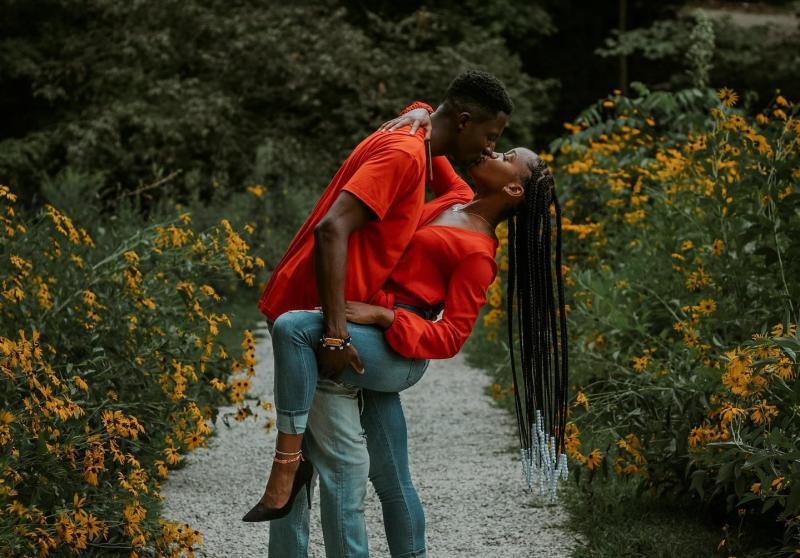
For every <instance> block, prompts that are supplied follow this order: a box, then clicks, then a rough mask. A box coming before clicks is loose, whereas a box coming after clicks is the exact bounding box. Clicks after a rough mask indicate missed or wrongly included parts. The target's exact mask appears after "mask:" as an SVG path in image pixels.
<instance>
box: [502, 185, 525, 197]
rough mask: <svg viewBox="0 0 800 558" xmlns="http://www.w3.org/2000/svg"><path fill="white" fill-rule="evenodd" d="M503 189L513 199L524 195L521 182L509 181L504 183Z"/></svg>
mask: <svg viewBox="0 0 800 558" xmlns="http://www.w3.org/2000/svg"><path fill="white" fill-rule="evenodd" d="M503 191H505V193H506V194H508V195H509V196H510V197H512V198H514V199H518V198H521V197H522V196H524V195H525V188H523V187H522V183H521V182H509V183H508V184H506V185H505V187H504V188H503Z"/></svg>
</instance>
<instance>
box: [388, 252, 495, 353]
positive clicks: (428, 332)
mask: <svg viewBox="0 0 800 558" xmlns="http://www.w3.org/2000/svg"><path fill="white" fill-rule="evenodd" d="M496 274H497V264H496V263H495V261H494V258H492V257H491V256H490V255H489V254H486V253H476V254H472V255H470V256H467V257H466V258H464V260H462V261H461V263H460V264H459V266H458V267H457V268H456V269H455V270H454V271H453V273H452V274H451V276H450V281H449V283H448V286H447V294H446V295H445V302H444V313H443V315H442V318H441V319H440V320H438V321H435V322H433V321H430V320H426V319H424V318H423V317H422V316H419V315H417V314H415V313H413V312H410V311H408V310H405V309H404V308H395V309H394V321H393V322H392V325H391V326H389V328H388V329H387V330H386V331H385V333H384V335H385V337H386V341H387V342H388V343H389V345H391V347H392V348H393V349H394V350H395V351H397V352H398V353H399V354H401V355H403V356H405V357H407V358H450V357H452V356H454V355H455V354H456V353H458V351H460V350H461V347H462V346H463V345H464V343H465V342H466V341H467V338H468V337H469V335H470V333H471V332H472V326H473V325H474V324H475V320H476V319H477V318H478V313H479V312H480V309H481V306H483V305H484V303H485V302H486V292H487V290H488V289H489V286H490V285H491V284H492V281H494V279H495V276H496Z"/></svg>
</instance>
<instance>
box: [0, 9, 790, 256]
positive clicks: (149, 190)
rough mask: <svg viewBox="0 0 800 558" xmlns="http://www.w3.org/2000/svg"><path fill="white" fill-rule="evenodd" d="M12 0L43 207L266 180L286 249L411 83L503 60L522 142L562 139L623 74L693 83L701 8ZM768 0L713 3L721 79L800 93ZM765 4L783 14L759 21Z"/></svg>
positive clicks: (8, 126)
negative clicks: (64, 195) (691, 50)
mask: <svg viewBox="0 0 800 558" xmlns="http://www.w3.org/2000/svg"><path fill="white" fill-rule="evenodd" d="M0 6H2V11H3V15H4V17H3V18H2V20H0V37H1V38H0V121H2V122H3V126H2V128H1V129H0V181H2V182H3V183H6V184H10V185H12V186H13V187H14V188H15V190H16V191H18V192H20V195H21V198H22V200H21V201H22V202H23V203H25V204H27V205H34V206H41V204H42V203H44V202H45V201H47V196H46V195H45V192H44V191H43V188H42V185H43V184H45V183H51V184H55V187H53V188H50V190H49V191H50V193H51V195H53V192H55V191H57V190H71V191H74V189H75V187H76V185H77V183H80V182H81V180H80V179H77V178H76V176H77V175H76V173H78V175H80V174H83V175H86V176H87V182H91V183H93V184H97V185H98V188H97V191H96V192H95V193H94V196H95V201H96V202H97V204H96V205H97V207H99V208H100V209H101V211H103V212H109V211H111V212H113V209H114V207H115V203H117V202H118V201H119V198H120V196H125V195H126V194H133V195H134V196H135V197H136V198H138V199H139V200H140V201H141V202H142V207H143V209H144V210H145V212H147V211H149V210H150V209H151V208H152V207H153V205H154V204H155V203H156V202H157V201H158V200H159V199H163V198H167V199H168V200H169V201H170V202H173V201H175V202H179V203H188V202H189V201H190V200H192V199H195V200H198V201H199V202H201V204H202V205H209V204H210V203H211V202H212V200H213V203H214V204H218V203H225V201H226V200H227V199H228V197H229V196H230V195H232V194H233V193H234V192H242V191H244V189H245V187H246V186H247V185H249V184H253V183H258V184H262V185H263V186H264V188H265V189H266V191H265V200H264V201H265V203H264V207H263V208H262V210H263V211H262V213H261V214H260V215H259V217H260V218H261V219H263V220H264V222H265V226H266V229H265V232H264V239H263V240H264V241H265V242H264V245H263V246H262V247H263V249H264V250H265V252H264V254H263V255H264V256H265V258H266V259H267V266H268V267H270V266H271V265H273V264H274V263H275V261H276V259H277V257H278V256H279V255H280V253H281V251H282V249H283V247H284V246H285V245H286V243H287V242H288V240H289V238H290V236H291V234H292V233H293V232H294V230H295V229H296V227H297V225H298V224H299V222H300V221H301V220H302V217H303V215H305V214H306V212H307V210H308V209H309V208H310V206H311V205H312V203H313V201H314V200H315V199H316V195H317V193H318V192H319V191H321V189H322V188H323V187H324V186H325V184H326V183H327V181H328V179H329V177H330V176H331V175H332V174H333V172H334V171H335V169H336V168H337V166H338V165H339V163H340V162H341V161H342V160H343V159H344V157H346V155H347V153H348V152H349V150H350V149H351V148H352V147H353V146H354V145H355V144H356V143H357V142H358V141H360V139H361V138H362V137H364V136H365V135H366V134H367V133H369V132H370V131H371V130H372V129H374V128H375V127H376V126H377V125H378V124H379V123H380V122H382V121H384V120H386V119H388V118H389V117H391V116H392V115H394V114H395V113H396V112H397V111H398V110H399V109H400V108H402V107H403V106H405V105H406V104H407V103H408V102H409V101H411V100H414V99H418V98H421V99H424V100H427V101H429V102H432V103H436V102H438V101H439V100H440V98H441V95H442V94H443V92H444V91H445V89H446V87H447V84H448V83H449V81H450V80H451V79H452V78H453V77H454V76H455V74H456V73H458V71H460V70H462V69H464V68H468V67H480V68H484V69H487V70H489V71H492V72H493V73H495V74H496V75H498V76H499V77H500V78H501V79H503V80H504V81H505V82H506V83H507V85H508V87H509V89H510V90H511V93H512V95H513V98H514V100H515V102H516V104H517V109H516V111H515V114H514V118H513V120H512V123H511V125H510V126H509V127H508V129H507V131H506V133H505V134H504V141H505V142H506V143H507V144H508V145H519V144H526V145H534V146H543V145H545V144H546V142H549V141H550V140H552V139H554V138H556V137H557V136H558V135H560V134H561V133H562V131H563V128H562V127H561V123H562V122H564V121H569V120H571V119H572V118H573V117H574V116H575V114H577V113H578V112H579V111H580V110H581V109H583V108H584V107H585V106H587V105H588V104H590V103H591V102H593V101H594V100H595V99H597V98H598V97H600V96H603V95H605V94H606V93H607V92H608V91H610V90H611V89H612V88H617V87H618V88H620V89H621V90H622V91H623V93H626V92H627V89H628V88H627V83H629V82H631V81H640V82H643V83H646V84H648V85H650V86H652V87H658V88H680V87H682V86H685V85H686V83H687V79H688V78H687V77H686V75H685V73H684V72H683V67H684V61H683V53H684V52H685V49H686V44H687V41H688V35H689V28H690V26H691V17H689V15H688V14H689V12H690V11H691V10H690V8H691V7H692V6H690V5H689V4H687V3H686V2H680V1H675V0H670V1H667V2H661V3H652V2H644V1H629V0H619V1H618V2H610V3H591V2H576V1H559V2H555V1H552V0H550V1H547V0H537V1H533V2H525V3H521V2H510V1H507V0H489V1H483V2H477V1H474V0H470V1H468V2H458V3H457V2H435V3H423V2H418V1H413V2H388V1H381V2H369V3H367V2H363V1H340V2H333V1H324V0H316V1H300V2H293V3H291V5H285V4H279V3H272V2H270V3H265V2H257V1H254V0H241V1H237V2H223V1H214V0H188V1H180V2H178V1H174V0H166V1H163V2H120V1H114V0H90V1H82V2H75V1H74V0H41V1H37V2H30V1H20V0H2V2H0ZM759 6H760V13H761V15H756V16H749V17H750V19H747V17H748V15H747V14H746V13H744V16H742V12H736V14H739V15H737V16H736V17H737V18H738V19H735V20H732V19H730V18H728V19H725V18H724V17H722V16H723V15H724V14H725V8H726V7H729V8H738V4H736V3H733V2H730V3H728V2H726V3H723V2H719V3H717V4H710V5H708V6H706V7H707V8H709V10H708V11H709V13H712V14H715V16H714V17H713V18H712V19H713V21H714V25H715V27H716V28H717V33H716V36H717V37H718V41H717V48H716V50H715V51H714V56H713V60H712V68H713V69H712V75H711V81H712V82H714V83H716V84H724V85H727V86H730V87H732V88H734V89H736V90H739V91H743V90H747V91H751V92H752V93H751V94H750V97H748V100H751V99H755V98H762V99H763V98H765V97H769V95H771V94H772V91H773V89H774V88H775V87H778V86H779V87H781V88H783V89H784V90H785V92H786V93H787V94H788V96H790V97H791V96H792V94H793V92H797V91H798V90H800V77H798V72H797V71H796V68H797V67H798V60H797V58H798V53H799V52H800V49H798V48H797V46H798V36H797V34H796V33H792V31H793V30H796V26H797V23H796V19H794V18H793V16H792V11H791V10H792V9H794V8H793V6H794V5H793V4H791V3H789V2H769V3H762V4H760V5H759ZM776 10H779V12H778V15H777V16H775V15H772V16H771V15H770V14H773V12H775V11H776ZM743 17H744V20H742V18H743ZM753 17H756V19H755V20H754V21H756V22H758V21H761V20H758V19H757V18H758V17H761V18H762V20H763V21H765V22H767V24H768V25H769V26H770V28H768V29H766V30H765V29H764V28H763V27H759V26H757V25H756V26H753V25H752V24H753V21H751V20H752V19H753ZM770 17H772V19H769V18H770ZM776 18H777V19H776ZM736 21H738V24H741V23H746V24H747V25H748V26H747V27H736V25H738V24H737V23H736ZM775 21H780V23H779V24H776V23H775ZM770 22H771V23H770ZM775 29H778V31H780V32H777V31H775ZM765 31H766V33H765ZM765 36H766V37H768V38H769V40H764V37H765ZM70 173H71V174H70ZM165 178H166V179H167V180H164V179H165ZM76 181H77V182H76ZM62 182H63V184H62ZM154 185H155V186H154ZM151 186H154V187H151ZM140 190H143V191H140ZM70 195H71V194H70ZM76 199H77V200H78V201H79V202H83V201H84V200H85V198H83V197H82V196H77V197H76ZM78 205H79V206H81V205H83V203H79V204H78ZM64 209H66V210H71V209H72V208H64ZM73 214H74V213H73ZM267 229H268V230H269V241H267V236H266V235H267V233H266V230H267Z"/></svg>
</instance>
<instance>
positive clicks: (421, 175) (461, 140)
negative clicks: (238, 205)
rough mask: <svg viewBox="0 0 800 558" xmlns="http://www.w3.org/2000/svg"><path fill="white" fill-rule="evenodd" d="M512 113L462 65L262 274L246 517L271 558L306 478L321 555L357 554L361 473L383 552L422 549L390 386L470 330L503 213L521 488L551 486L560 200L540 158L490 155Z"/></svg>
mask: <svg viewBox="0 0 800 558" xmlns="http://www.w3.org/2000/svg"><path fill="white" fill-rule="evenodd" d="M512 110H513V103H512V101H511V99H510V97H509V95H508V93H507V91H506V89H505V87H504V86H503V84H502V83H501V82H500V81H499V80H498V79H497V78H496V77H494V76H493V75H491V74H488V73H486V72H481V71H475V70H472V71H467V72H464V73H462V74H460V75H458V76H457V77H456V78H455V79H454V80H453V81H452V83H451V84H450V86H449V87H448V89H447V91H446V93H445V95H444V99H443V101H442V102H441V104H440V105H439V106H438V108H437V109H436V110H434V109H433V108H432V107H430V106H428V105H426V104H425V103H421V102H417V103H414V104H412V105H411V106H410V107H408V108H407V109H405V110H404V111H403V112H402V113H401V114H400V116H399V117H398V118H395V119H394V120H390V121H389V122H387V123H385V124H384V125H383V126H381V128H380V129H378V130H377V131H376V132H374V133H372V134H371V135H369V136H368V137H367V138H365V139H364V140H363V141H362V142H361V143H360V144H359V145H358V146H356V148H355V149H354V150H353V151H352V153H350V155H349V156H348V157H347V159H346V160H345V161H344V163H343V164H342V166H341V167H340V168H339V170H338V171H337V172H336V175H335V176H334V177H333V179H332V180H331V182H330V184H328V186H327V187H326V189H325V190H324V191H323V193H322V195H321V197H320V199H319V201H318V202H317V204H316V206H315V207H314V209H313V210H312V211H311V214H310V215H309V216H308V218H307V219H306V221H305V222H304V223H303V225H302V227H301V228H300V230H299V231H298V232H297V234H296V235H295V237H294V239H293V240H292V242H291V243H290V245H289V247H288V249H287V250H286V253H285V254H284V256H283V258H282V259H281V260H280V262H279V263H278V265H277V266H276V267H275V269H274V271H273V273H272V276H271V278H270V280H269V282H268V284H267V285H266V287H265V289H264V291H263V293H262V295H261V297H260V300H259V303H258V306H259V309H260V310H261V312H262V313H263V314H264V315H265V316H266V318H267V325H268V328H269V331H270V335H271V338H272V346H273V354H274V359H275V408H276V412H277V429H278V436H277V442H276V450H275V456H274V458H273V463H272V469H271V471H270V476H269V479H268V481H267V485H266V489H265V491H264V494H263V496H262V497H261V499H260V500H259V502H258V503H257V504H256V505H255V506H253V508H252V509H251V510H250V511H249V512H248V513H247V514H246V515H245V516H244V517H243V518H242V519H243V521H253V522H258V521H270V522H271V523H270V532H269V556H273V557H280V558H294V557H304V556H307V553H308V536H309V508H310V506H311V494H312V486H313V484H314V483H313V480H314V478H315V477H318V478H319V485H320V507H321V519H322V529H323V536H324V540H325V551H326V555H327V556H328V557H329V558H331V557H337V558H338V557H351V558H352V557H364V556H368V555H369V551H368V545H367V531H366V522H365V517H364V506H365V498H366V484H367V479H369V481H371V482H372V484H373V486H374V488H375V490H376V492H377V494H378V497H379V499H380V502H381V506H382V510H383V520H384V528H385V532H386V537H387V540H388V544H389V549H390V552H391V555H392V556H393V557H412V556H413V557H419V556H426V543H425V516H424V512H423V509H422V505H421V503H420V500H419V497H418V495H417V492H416V490H415V488H414V484H413V482H412V480H411V474H410V471H409V465H408V448H407V431H406V418H405V416H404V413H403V408H402V406H401V402H400V396H399V392H400V391H402V390H404V389H406V388H408V387H410V386H412V385H414V384H416V383H417V382H418V381H420V380H421V378H422V376H423V375H424V373H425V371H426V369H427V367H428V363H429V360H430V359H446V358H450V357H452V356H454V355H455V354H456V353H458V351H459V350H460V349H461V347H462V346H463V344H464V343H465V341H466V340H467V338H468V337H469V335H470V332H471V330H472V327H473V326H474V324H475V321H476V319H477V317H478V314H479V312H480V309H481V307H482V306H483V305H484V303H485V302H486V296H487V289H488V288H489V286H490V285H491V284H492V282H493V281H494V280H495V278H496V277H497V274H498V266H497V263H496V262H495V253H496V251H497V248H498V246H499V240H498V237H497V235H496V233H495V229H496V228H497V226H498V225H499V224H500V223H502V222H506V223H507V226H508V255H509V266H508V277H507V281H506V283H507V285H508V287H507V289H508V290H507V298H506V300H507V305H508V306H507V309H508V316H507V320H508V324H509V329H508V341H509V358H510V366H511V371H512V378H513V382H514V396H515V403H516V414H517V419H518V420H517V423H518V430H519V435H520V446H521V448H520V449H521V452H522V466H523V471H524V472H525V474H526V476H527V479H528V486H529V487H531V482H532V478H533V477H534V476H535V477H536V479H537V482H538V484H539V485H541V484H542V481H543V480H544V482H545V483H546V484H548V486H550V487H552V491H553V492H554V490H555V483H556V480H557V479H558V478H564V477H565V475H566V455H565V454H564V426H565V419H566V394H567V385H568V384H567V345H566V321H565V314H564V294H563V285H562V280H561V227H560V219H561V217H560V209H559V203H558V199H557V197H556V193H555V190H554V188H555V186H554V181H553V177H552V175H551V173H550V172H549V169H548V168H547V165H546V163H545V161H544V160H543V159H542V158H540V157H539V156H537V155H536V153H534V152H533V151H531V150H529V149H526V148H522V147H518V148H515V149H511V150H510V151H508V152H505V153H497V152H495V143H496V141H497V139H498V138H499V137H500V135H501V133H502V132H503V129H504V128H505V126H506V123H507V122H508V119H509V117H510V115H511V113H512ZM450 160H452V161H454V162H455V163H456V164H458V165H460V166H462V167H464V168H466V172H467V174H468V175H469V177H470V178H471V182H472V188H470V186H469V185H468V184H467V183H466V182H465V181H464V180H463V179H462V178H461V177H460V176H459V175H458V174H457V173H456V172H455V170H454V169H453V167H452V165H451V163H450ZM426 187H427V189H429V190H430V192H431V193H432V194H433V196H435V197H434V198H433V199H432V201H429V202H427V203H426V202H425V197H426V196H425V194H426ZM553 243H555V250H553V249H552V248H551V246H552V244H553ZM465 372H466V371H465ZM518 372H519V374H518ZM518 376H519V378H518ZM431 428H436V425H435V424H432V425H431ZM534 473H535V474H534ZM487 474H490V472H489V471H487Z"/></svg>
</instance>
